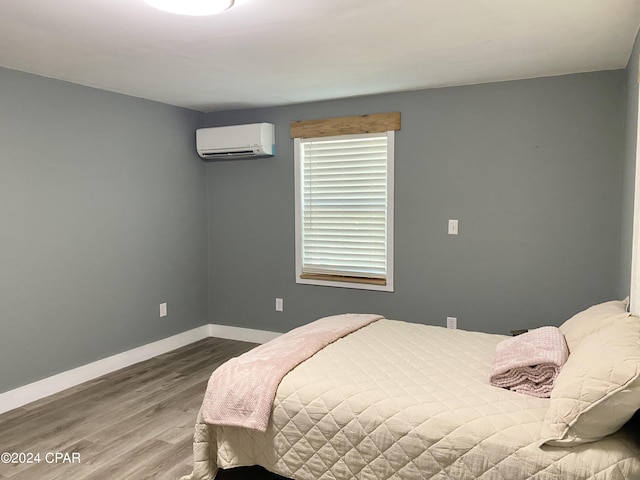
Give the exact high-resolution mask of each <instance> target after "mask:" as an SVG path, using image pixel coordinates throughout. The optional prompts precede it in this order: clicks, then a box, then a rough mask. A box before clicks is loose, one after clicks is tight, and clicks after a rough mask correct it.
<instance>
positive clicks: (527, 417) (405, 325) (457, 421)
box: [185, 301, 640, 480]
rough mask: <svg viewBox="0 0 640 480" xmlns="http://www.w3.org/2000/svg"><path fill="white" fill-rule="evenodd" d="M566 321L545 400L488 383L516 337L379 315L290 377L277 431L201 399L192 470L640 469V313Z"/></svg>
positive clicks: (624, 472)
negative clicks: (241, 423) (219, 413)
mask: <svg viewBox="0 0 640 480" xmlns="http://www.w3.org/2000/svg"><path fill="white" fill-rule="evenodd" d="M560 328H561V330H562V331H563V333H564V335H565V337H566V342H567V344H568V346H569V351H570V355H569V358H568V360H567V363H566V364H565V365H564V366H563V367H562V370H561V372H560V374H559V375H558V377H557V378H556V379H555V382H556V384H555V385H554V387H553V392H552V394H551V398H536V397H533V396H528V395H524V394H520V393H516V392H513V391H511V390H507V389H503V388H496V387H494V386H492V385H490V384H489V381H488V375H489V374H488V372H489V370H490V368H491V364H492V361H493V358H494V354H495V352H496V347H497V345H498V344H499V343H500V342H502V341H503V340H505V339H506V338H508V337H506V336H502V335H493V334H486V333H480V332H471V331H464V330H452V329H446V328H441V327H436V326H428V325H419V324H413V323H409V322H404V321H397V320H389V319H380V320H378V321H375V322H373V323H371V324H369V325H367V326H365V327H363V328H360V329H358V330H357V331H355V332H353V333H350V334H348V335H346V336H344V337H342V338H340V339H339V340H337V341H335V342H333V343H330V344H329V345H327V346H326V347H324V348H322V349H321V350H320V351H319V352H317V353H316V354H315V355H313V356H311V357H310V358H308V359H307V360H305V361H304V362H302V363H301V364H299V365H298V366H297V367H295V368H294V369H293V370H291V371H290V372H289V373H287V374H286V376H285V377H284V378H283V379H282V381H281V382H280V384H279V387H278V389H277V393H276V397H275V400H274V401H273V406H272V410H271V416H270V419H269V422H268V425H267V427H266V431H264V432H261V431H257V430H254V429H246V428H241V427H233V426H219V425H210V424H207V423H205V421H204V419H203V415H202V409H201V411H200V413H199V414H198V419H197V421H196V426H195V434H194V469H193V472H192V474H191V475H190V476H188V477H185V479H188V480H211V479H213V478H215V476H216V472H217V470H218V469H230V468H233V467H239V466H249V465H259V466H262V467H264V468H265V469H267V470H268V471H270V472H273V473H276V474H278V475H281V476H283V477H286V478H290V479H295V480H319V479H345V480H347V479H455V480H465V479H469V480H476V479H509V480H519V479H523V480H524V479H540V480H541V479H562V480H581V479H603V480H604V479H607V480H615V479H629V480H632V479H640V440H639V438H638V430H637V429H638V427H637V424H636V425H635V427H634V423H633V415H634V412H636V411H637V410H638V408H640V381H639V380H638V376H639V375H640V368H639V366H640V320H639V319H638V318H637V317H635V316H631V315H629V314H628V313H626V303H625V302H617V301H615V302H607V303H605V304H600V305H596V306H594V307H591V308H590V309H587V310H586V311H584V312H581V313H579V314H577V315H576V316H575V317H573V318H572V319H569V320H568V321H567V322H565V324H564V325H562V326H561V327H560Z"/></svg>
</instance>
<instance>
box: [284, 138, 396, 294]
mask: <svg viewBox="0 0 640 480" xmlns="http://www.w3.org/2000/svg"><path fill="white" fill-rule="evenodd" d="M375 133H378V134H381V133H384V134H386V136H387V172H386V173H387V202H386V210H387V215H386V248H387V250H386V266H387V272H386V276H385V279H384V284H380V283H378V282H372V281H371V280H370V279H367V278H362V279H361V280H354V281H349V280H347V278H348V277H344V278H345V279H344V280H343V279H338V278H339V277H337V278H336V279H330V278H331V277H330V276H327V278H326V279H324V278H317V277H316V278H303V277H302V275H303V274H302V183H303V180H302V170H303V169H302V165H301V161H302V150H301V149H302V142H303V141H305V140H311V139H312V138H311V137H310V138H300V137H296V138H294V139H293V140H294V174H295V188H294V190H295V255H296V262H295V264H296V265H295V266H296V272H295V275H296V283H298V284H303V285H320V286H327V287H338V288H352V289H359V290H373V291H383V292H393V291H394V204H395V191H394V183H395V182H394V170H395V131H394V130H386V131H383V132H375ZM353 135H354V134H338V135H333V136H332V137H335V138H340V137H347V136H353ZM355 135H363V134H355ZM315 138H323V139H327V137H326V136H324V137H313V139H315Z"/></svg>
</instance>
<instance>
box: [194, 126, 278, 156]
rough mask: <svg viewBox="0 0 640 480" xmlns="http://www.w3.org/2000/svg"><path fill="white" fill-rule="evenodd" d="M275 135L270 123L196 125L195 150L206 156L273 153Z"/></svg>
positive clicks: (267, 154) (265, 154)
mask: <svg viewBox="0 0 640 480" xmlns="http://www.w3.org/2000/svg"><path fill="white" fill-rule="evenodd" d="M275 138H276V137H275V127H274V126H273V124H271V123H251V124H248V125H233V126H229V127H212V128H199V129H197V130H196V150H197V151H198V155H200V157H202V158H204V159H205V160H231V159H235V158H259V157H273V156H274V155H275V153H276V139H275Z"/></svg>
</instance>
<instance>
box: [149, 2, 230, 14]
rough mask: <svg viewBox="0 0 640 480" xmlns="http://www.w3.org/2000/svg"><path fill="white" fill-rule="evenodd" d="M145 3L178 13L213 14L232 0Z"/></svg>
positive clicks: (221, 10) (228, 5)
mask: <svg viewBox="0 0 640 480" xmlns="http://www.w3.org/2000/svg"><path fill="white" fill-rule="evenodd" d="M144 1H145V3H146V4H147V5H151V6H152V7H154V8H157V9H159V10H163V11H165V12H169V13H176V14H178V15H200V16H204V15H214V14H216V13H220V12H224V11H225V10H226V9H228V8H230V7H231V5H233V0H144Z"/></svg>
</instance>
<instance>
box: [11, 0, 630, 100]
mask: <svg viewBox="0 0 640 480" xmlns="http://www.w3.org/2000/svg"><path fill="white" fill-rule="evenodd" d="M0 5H1V6H0V12H2V14H1V15H0V44H1V45H2V48H0V66H3V67H7V68H11V69H15V70H22V71H26V72H31V73H36V74H39V75H43V76H47V77H53V78H57V79H61V80H66V81H69V82H74V83H78V84H82V85H88V86H92V87H96V88H101V89H105V90H110V91H114V92H120V93H124V94H127V95H133V96H136V97H142V98H147V99H151V100H155V101H158V102H163V103H167V104H171V105H178V106H183V107H187V108H191V109H194V110H199V111H204V112H206V111H214V110H229V109H238V108H247V107H263V106H273V105H286V104H291V103H300V102H309V101H315V100H325V99H333V98H343V97H350V96H359V95H367V94H375V93H383V92H396V91H405V90H416V89H423V88H433V87H443V86H452V85H468V84H476V83H485V82H494V81H502V80H513V79H521V78H533V77H541V76H553V75H563V74H569V73H577V72H587V71H598V70H611V69H618V68H624V67H626V65H627V62H628V60H629V55H630V54H631V50H632V47H633V43H634V40H635V36H636V34H637V32H638V28H639V26H640V1H638V0H560V1H559V0H404V1H401V0H347V1H345V0H235V5H234V6H233V7H232V8H231V9H229V10H227V11H225V12H223V13H222V14H220V15H215V16H211V17H188V16H179V15H172V14H168V13H164V12H161V11H157V10H154V9H152V8H151V7H149V6H147V5H146V4H145V3H144V2H143V0H90V1H89V0H55V1H52V0H17V1H12V0H4V1H2V3H0Z"/></svg>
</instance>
